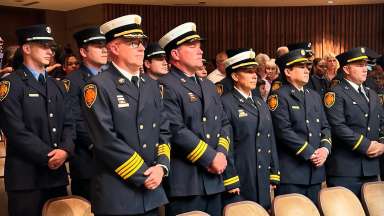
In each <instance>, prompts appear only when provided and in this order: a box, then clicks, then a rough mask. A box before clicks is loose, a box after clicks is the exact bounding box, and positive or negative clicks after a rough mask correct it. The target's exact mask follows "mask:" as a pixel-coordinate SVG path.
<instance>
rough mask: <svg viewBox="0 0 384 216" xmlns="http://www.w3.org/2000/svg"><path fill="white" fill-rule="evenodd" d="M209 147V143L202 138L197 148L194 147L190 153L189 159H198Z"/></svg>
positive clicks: (193, 160)
mask: <svg viewBox="0 0 384 216" xmlns="http://www.w3.org/2000/svg"><path fill="white" fill-rule="evenodd" d="M207 147H208V144H207V143H205V142H204V141H203V140H200V141H199V143H198V144H197V146H196V147H195V149H193V151H192V152H191V153H189V154H188V156H187V159H188V160H190V161H192V162H195V161H197V160H198V159H199V158H200V157H201V156H202V155H203V154H204V152H205V150H206V149H207Z"/></svg>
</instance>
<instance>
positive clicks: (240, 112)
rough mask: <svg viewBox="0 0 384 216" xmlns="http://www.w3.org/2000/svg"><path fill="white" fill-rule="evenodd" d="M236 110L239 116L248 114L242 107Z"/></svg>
mask: <svg viewBox="0 0 384 216" xmlns="http://www.w3.org/2000/svg"><path fill="white" fill-rule="evenodd" d="M237 111H238V112H239V118H243V117H246V116H248V114H247V113H246V112H245V111H244V110H243V109H239V110H237Z"/></svg>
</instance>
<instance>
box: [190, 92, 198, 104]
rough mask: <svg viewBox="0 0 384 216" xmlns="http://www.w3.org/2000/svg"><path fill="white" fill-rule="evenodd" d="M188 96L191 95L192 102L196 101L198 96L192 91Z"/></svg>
mask: <svg viewBox="0 0 384 216" xmlns="http://www.w3.org/2000/svg"><path fill="white" fill-rule="evenodd" d="M188 96H189V101H190V102H196V101H197V96H196V95H195V94H193V93H192V92H189V93H188Z"/></svg>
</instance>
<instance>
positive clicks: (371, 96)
mask: <svg viewBox="0 0 384 216" xmlns="http://www.w3.org/2000/svg"><path fill="white" fill-rule="evenodd" d="M364 90H365V93H366V94H367V96H368V98H369V116H372V114H373V110H374V109H375V105H376V104H377V101H376V100H377V98H376V97H374V94H372V93H371V90H370V89H369V88H367V87H364Z"/></svg>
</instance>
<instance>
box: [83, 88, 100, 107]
mask: <svg viewBox="0 0 384 216" xmlns="http://www.w3.org/2000/svg"><path fill="white" fill-rule="evenodd" d="M83 92H84V102H85V105H87V107H88V108H91V106H92V105H93V104H94V103H95V101H96V98H97V87H96V85H94V84H88V85H86V86H85V87H84V90H83Z"/></svg>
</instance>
